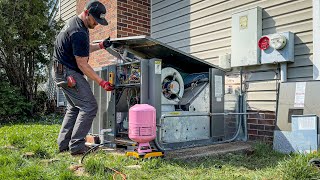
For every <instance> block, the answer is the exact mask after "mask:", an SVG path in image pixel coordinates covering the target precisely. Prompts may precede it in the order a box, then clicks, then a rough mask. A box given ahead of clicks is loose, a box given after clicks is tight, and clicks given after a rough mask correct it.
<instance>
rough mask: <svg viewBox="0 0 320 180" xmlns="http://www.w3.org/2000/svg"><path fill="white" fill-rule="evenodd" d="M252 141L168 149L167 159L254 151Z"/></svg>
mask: <svg viewBox="0 0 320 180" xmlns="http://www.w3.org/2000/svg"><path fill="white" fill-rule="evenodd" d="M251 144H252V143H250V142H230V143H223V144H215V145H209V146H202V147H194V148H186V149H180V150H173V151H166V152H165V158H166V159H189V158H199V157H205V156H217V155H224V154H228V153H252V152H253V148H252V145H251Z"/></svg>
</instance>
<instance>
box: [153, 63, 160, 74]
mask: <svg viewBox="0 0 320 180" xmlns="http://www.w3.org/2000/svg"><path fill="white" fill-rule="evenodd" d="M154 73H155V74H161V61H155V62H154Z"/></svg>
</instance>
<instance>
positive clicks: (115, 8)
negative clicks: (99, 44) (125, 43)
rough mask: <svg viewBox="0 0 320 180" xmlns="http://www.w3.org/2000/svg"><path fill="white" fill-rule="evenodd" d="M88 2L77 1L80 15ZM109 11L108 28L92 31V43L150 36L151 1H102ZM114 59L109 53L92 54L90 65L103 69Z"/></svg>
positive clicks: (107, 16)
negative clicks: (110, 39) (107, 39)
mask: <svg viewBox="0 0 320 180" xmlns="http://www.w3.org/2000/svg"><path fill="white" fill-rule="evenodd" d="M87 1H88V0H77V14H80V13H81V12H82V11H83V9H84V7H85V4H86V3H87ZM100 2H101V3H103V4H104V5H105V7H106V9H107V15H106V19H107V21H108V23H109V25H108V26H101V25H98V26H97V27H96V28H95V29H94V30H90V41H91V42H92V41H94V40H102V39H105V38H107V37H109V36H110V37H111V38H120V37H127V36H137V35H150V0H100ZM112 59H114V57H113V56H111V55H110V54H109V53H108V52H107V51H103V50H100V51H96V52H94V53H92V54H90V59H89V64H90V65H91V66H92V67H101V66H105V65H108V64H109V63H111V61H110V60H112Z"/></svg>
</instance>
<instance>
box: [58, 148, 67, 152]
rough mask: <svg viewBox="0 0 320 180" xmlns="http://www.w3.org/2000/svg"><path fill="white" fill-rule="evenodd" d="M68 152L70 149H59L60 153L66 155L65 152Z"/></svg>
mask: <svg viewBox="0 0 320 180" xmlns="http://www.w3.org/2000/svg"><path fill="white" fill-rule="evenodd" d="M67 151H69V148H67V149H59V151H58V153H64V152H67Z"/></svg>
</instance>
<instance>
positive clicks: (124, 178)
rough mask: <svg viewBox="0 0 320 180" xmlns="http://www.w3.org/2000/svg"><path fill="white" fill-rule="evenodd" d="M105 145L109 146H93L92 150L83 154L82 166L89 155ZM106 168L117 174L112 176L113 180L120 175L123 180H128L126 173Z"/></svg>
mask: <svg viewBox="0 0 320 180" xmlns="http://www.w3.org/2000/svg"><path fill="white" fill-rule="evenodd" d="M105 144H108V143H102V144H98V145H95V146H93V147H92V148H90V149H89V150H87V151H86V152H85V153H84V154H83V156H82V158H81V160H80V164H82V163H83V160H84V158H85V157H86V156H87V155H88V154H90V153H91V152H94V151H95V150H97V149H98V148H100V147H102V146H104V145H105ZM105 168H106V169H109V170H111V171H113V172H115V173H114V174H113V175H112V178H113V180H116V177H117V175H120V176H121V178H122V180H126V179H127V177H126V175H125V174H124V173H122V172H120V171H117V170H115V169H113V168H110V167H105Z"/></svg>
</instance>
